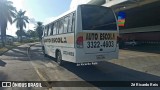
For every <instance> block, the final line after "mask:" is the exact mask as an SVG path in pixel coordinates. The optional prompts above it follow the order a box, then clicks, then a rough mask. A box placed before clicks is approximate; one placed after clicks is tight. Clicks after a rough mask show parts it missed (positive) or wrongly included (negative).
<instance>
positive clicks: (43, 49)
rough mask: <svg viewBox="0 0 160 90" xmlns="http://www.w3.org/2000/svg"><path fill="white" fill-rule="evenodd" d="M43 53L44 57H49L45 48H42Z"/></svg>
mask: <svg viewBox="0 0 160 90" xmlns="http://www.w3.org/2000/svg"><path fill="white" fill-rule="evenodd" d="M42 51H43V55H44V57H47V54H46V53H45V48H44V47H42Z"/></svg>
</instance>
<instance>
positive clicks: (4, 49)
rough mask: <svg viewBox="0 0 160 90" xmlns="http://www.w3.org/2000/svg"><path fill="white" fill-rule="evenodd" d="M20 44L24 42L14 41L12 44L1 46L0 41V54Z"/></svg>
mask: <svg viewBox="0 0 160 90" xmlns="http://www.w3.org/2000/svg"><path fill="white" fill-rule="evenodd" d="M22 44H24V43H19V42H15V43H14V44H13V45H6V46H5V47H2V45H1V43H0V55H3V54H4V53H5V52H7V51H8V50H11V49H13V48H15V47H17V46H19V45H22Z"/></svg>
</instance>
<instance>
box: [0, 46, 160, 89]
mask: <svg viewBox="0 0 160 90" xmlns="http://www.w3.org/2000/svg"><path fill="white" fill-rule="evenodd" d="M28 47H29V45H23V46H21V47H17V48H15V49H13V50H10V51H8V52H7V53H5V54H4V55H2V56H0V81H6V80H7V81H10V80H11V81H160V73H159V70H160V57H159V56H160V55H159V54H155V53H146V52H138V51H128V50H120V58H119V60H112V61H109V62H106V61H105V62H99V63H98V65H95V66H80V67H77V66H76V64H73V63H69V62H65V63H64V64H63V66H58V65H57V63H56V62H55V61H54V59H53V58H49V57H44V56H43V54H42V50H41V47H40V45H35V46H32V47H31V48H30V50H29V52H27V49H28ZM86 84H90V85H92V84H93V83H88V82H86ZM92 86H94V84H93V85H92ZM3 89H4V88H3ZM25 89H26V88H25ZM35 89H37V90H40V89H41V90H44V89H47V88H27V89H26V90H35ZM50 89H51V88H50ZM52 89H53V90H55V89H56V90H61V89H64V90H66V89H67V90H75V89H76V90H77V89H79V90H97V89H103V90H128V89H130V90H142V89H145V90H159V89H160V88H155V87H154V88H152V87H149V88H148V87H138V88H137V87H136V88H135V87H132V88H130V87H96V86H95V87H78V88H76V87H67V88H66V87H60V88H59V87H54V88H52ZM0 90H2V88H0ZM4 90H10V89H9V88H8V89H7V88H5V89H4ZM12 90H17V88H14V89H12ZM19 90H20V89H19Z"/></svg>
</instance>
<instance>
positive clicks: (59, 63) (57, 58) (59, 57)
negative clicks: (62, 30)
mask: <svg viewBox="0 0 160 90" xmlns="http://www.w3.org/2000/svg"><path fill="white" fill-rule="evenodd" d="M56 61H57V63H58V65H62V54H61V52H60V51H57V53H56Z"/></svg>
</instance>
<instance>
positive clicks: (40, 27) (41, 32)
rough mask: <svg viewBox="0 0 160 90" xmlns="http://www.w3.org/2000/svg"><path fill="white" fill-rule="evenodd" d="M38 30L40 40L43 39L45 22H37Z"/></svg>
mask: <svg viewBox="0 0 160 90" xmlns="http://www.w3.org/2000/svg"><path fill="white" fill-rule="evenodd" d="M36 32H37V34H38V38H39V40H42V35H43V23H42V22H37V27H36Z"/></svg>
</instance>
